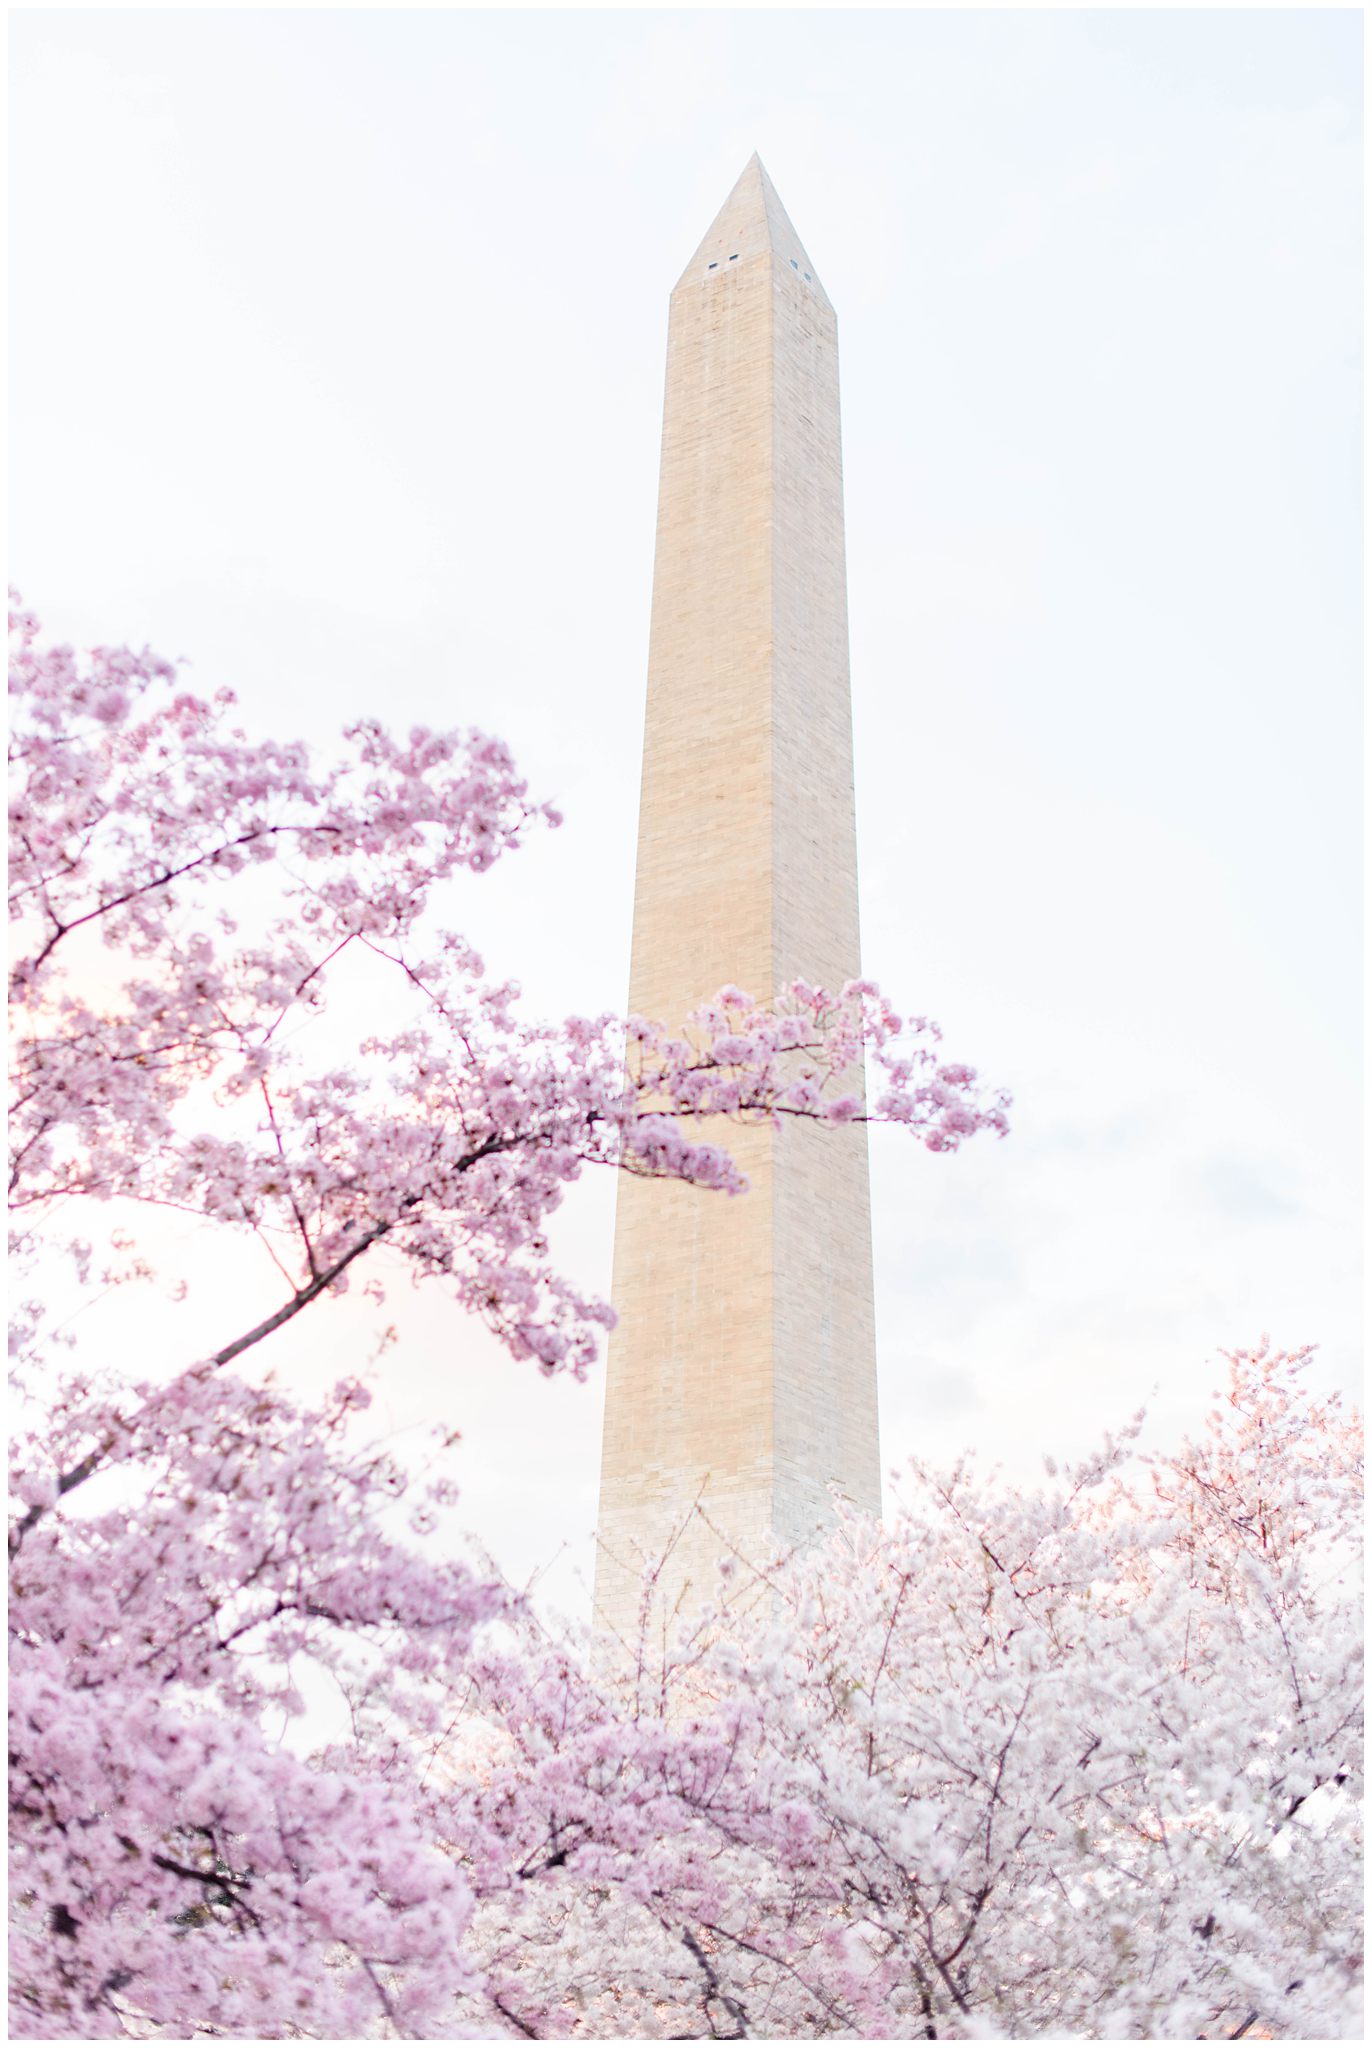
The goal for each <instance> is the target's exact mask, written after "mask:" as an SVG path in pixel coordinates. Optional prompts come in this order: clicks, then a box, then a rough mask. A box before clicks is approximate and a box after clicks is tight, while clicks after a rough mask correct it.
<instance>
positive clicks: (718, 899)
mask: <svg viewBox="0 0 1372 2048" xmlns="http://www.w3.org/2000/svg"><path fill="white" fill-rule="evenodd" d="M858 973H859V947H858V892H857V848H856V835H855V825H854V813H853V764H852V725H851V712H850V705H849V674H848V616H847V594H846V586H845V574H844V550H843V475H842V462H841V453H840V442H839V400H838V339H837V327H836V322H835V319H834V310H833V307H832V306H831V305H830V303H829V299H828V295H827V294H826V292H825V290H824V287H823V285H822V284H821V283H820V280H819V276H818V273H817V272H816V270H815V267H814V264H813V263H812V262H811V260H810V258H809V256H808V255H807V254H806V252H805V249H804V247H803V246H802V244H801V241H800V238H799V236H798V235H797V234H796V231H795V229H794V228H793V227H792V225H791V223H790V220H789V219H788V218H787V215H786V211H785V208H784V207H783V206H782V204H781V201H780V200H779V199H778V197H777V194H776V191H775V189H774V188H773V186H772V183H771V180H770V179H769V178H768V176H767V173H766V171H765V170H764V169H763V167H762V164H761V162H760V161H759V159H758V158H757V157H756V156H754V157H753V159H752V160H751V162H750V163H749V164H748V165H747V167H746V168H745V170H744V172H743V174H742V176H741V177H740V178H739V180H738V183H737V184H736V185H735V186H734V189H733V191H732V192H731V193H730V194H729V197H728V198H727V199H726V201H725V202H724V205H723V207H722V208H721V209H720V212H719V214H718V215H717V217H716V219H715V221H714V223H713V224H712V226H711V227H710V229H709V231H708V233H707V234H706V236H705V239H704V240H703V241H702V242H701V244H700V247H699V248H698V249H697V251H696V253H695V255H694V256H693V257H692V258H691V261H690V262H689V263H688V264H687V266H686V269H685V271H684V273H683V275H682V277H681V280H680V282H679V283H678V285H677V287H676V289H675V291H674V292H673V293H672V298H671V316H670V324H669V331H668V342H667V389H666V404H665V410H664V417H663V428H662V469H661V483H660V489H659V497H658V516H657V555H656V561H655V567H654V573H653V607H652V631H651V641H650V649H649V661H648V704H647V720H646V729H645V735H644V749H643V786H642V801H641V808H640V817H639V838H638V871H637V884H636V891H635V903H634V929H633V956H632V969H631V979H630V992H629V1007H630V1010H631V1011H632V1012H634V1013H635V1014H637V1015H641V1016H645V1017H648V1018H651V1019H654V1020H660V1021H662V1022H664V1023H666V1024H668V1025H669V1026H671V1027H674V1028H675V1027H679V1026H680V1025H681V1024H682V1023H683V1020H684V1019H685V1017H686V1015H687V1014H688V1012H690V1011H691V1010H692V1009H694V1008H696V1007H698V1006H699V1005H700V1004H701V1003H703V1002H705V1001H707V1000H708V999H709V998H710V997H711V996H713V995H714V993H715V992H716V990H718V989H720V988H721V987H723V986H725V985H728V984H733V985H735V986H737V987H738V988H740V989H743V990H745V991H747V992H748V993H749V994H750V995H752V996H753V997H755V998H757V999H759V1000H765V999H769V998H771V997H772V996H773V995H774V994H775V993H776V992H778V991H780V990H782V989H783V988H784V987H785V986H786V985H787V984H788V983H789V982H791V981H793V980H794V979H796V978H797V977H803V978H804V979H805V980H807V981H809V982H812V983H817V984H821V985H822V986H824V987H826V988H829V989H833V990H834V991H837V990H839V989H840V988H841V987H842V986H843V984H844V982H845V981H848V980H849V979H851V978H853V977H855V976H856V975H857V974H858ZM719 1142H721V1143H723V1144H726V1145H727V1146H728V1148H729V1149H730V1150H731V1151H732V1152H733V1154H734V1157H735V1158H736V1159H737V1160H738V1162H739V1164H740V1166H741V1167H742V1169H743V1171H744V1172H745V1173H746V1174H747V1176H748V1180H749V1183H750V1185H749V1189H748V1191H747V1192H746V1193H745V1194H741V1195H736V1196H733V1197H727V1196H724V1195H720V1194H712V1193H709V1192H706V1191H705V1190H702V1189H699V1188H695V1187H690V1186H685V1185H679V1184H676V1185H674V1184H671V1183H667V1182H658V1181H653V1180H637V1179H633V1178H631V1177H628V1176H621V1178H620V1182H619V1195H618V1209H617V1213H616V1220H615V1258H614V1285H613V1298H614V1302H615V1306H616V1308H617V1309H618V1311H619V1317H620V1321H619V1326H618V1328H617V1329H616V1330H615V1332H614V1334H613V1336H612V1338H611V1341H610V1349H609V1363H608V1383H607V1389H606V1406H605V1432H604V1447H603V1457H602V1469H601V1492H600V1520H599V1546H598V1561H597V1569H596V1587H595V1607H596V1621H597V1625H598V1627H599V1628H601V1629H602V1630H603V1631H605V1632H607V1633H608V1634H610V1635H612V1636H617V1637H619V1638H620V1640H621V1641H622V1642H624V1643H625V1644H626V1646H630V1647H631V1646H632V1645H633V1644H634V1642H635V1641H636V1640H637V1637H638V1631H639V1627H640V1616H641V1612H642V1609H641V1601H642V1597H643V1594H642V1583H643V1572H644V1569H645V1566H650V1565H658V1566H660V1569H659V1571H658V1574H657V1577H656V1580H655V1582H654V1585H653V1588H652V1591H651V1594H650V1596H649V1619H650V1625H651V1626H652V1627H653V1628H654V1629H655V1630H657V1629H659V1627H660V1624H661V1623H662V1622H663V1621H668V1622H669V1621H670V1620H671V1618H672V1617H673V1616H674V1615H676V1616H680V1617H681V1618H683V1619H684V1618H685V1617H686V1616H687V1615H688V1614H689V1613H690V1611H691V1610H693V1609H694V1608H696V1607H698V1606H699V1605H700V1604H702V1603H703V1602H705V1601H706V1600H714V1599H716V1598H717V1597H718V1591H719V1583H720V1582H719V1579H718V1576H717V1570H716V1565H717V1560H718V1559H719V1557H720V1556H721V1555H722V1554H725V1553H729V1552H732V1553H734V1554H735V1557H736V1563H735V1567H734V1574H735V1583H738V1580H739V1577H740V1575H741V1576H742V1577H743V1578H744V1579H746V1578H747V1576H748V1574H747V1571H746V1566H747V1564H748V1563H749V1562H751V1561H752V1560H755V1559H761V1558H763V1557H765V1556H766V1554H767V1553H768V1552H769V1550H770V1549H771V1548H772V1546H773V1545H774V1543H775V1542H777V1541H779V1542H781V1543H782V1544H790V1543H794V1542H801V1541H803V1540H805V1538H806V1536H807V1535H808V1534H809V1533H810V1532H811V1531H812V1530H813V1529H814V1528H815V1527H816V1526H817V1525H818V1524H820V1523H822V1522H823V1521H824V1520H825V1519H826V1518H827V1517H828V1516H829V1514H830V1513H831V1511H832V1495H831V1491H830V1489H831V1488H832V1487H834V1486H837V1488H838V1490H839V1491H840V1492H841V1493H842V1494H845V1495H847V1496H848V1497H849V1498H850V1499H851V1500H853V1501H854V1502H855V1503H857V1504H858V1505H859V1506H861V1507H863V1508H867V1509H871V1510H873V1511H876V1510H877V1509H878V1508H879V1506H880V1465H879V1456H878V1444H877V1396H876V1356H875V1342H874V1332H873V1310H872V1251H871V1218H870V1206H869V1196H868V1175H867V1137H866V1129H865V1126H864V1125H863V1124H861V1123H854V1124H848V1125H844V1126H841V1127H839V1128H835V1129H823V1128H818V1127H816V1126H815V1125H814V1124H812V1123H809V1122H806V1121H803V1120H801V1119H798V1118H787V1119H785V1120H784V1121H783V1127H782V1128H781V1129H772V1128H770V1127H763V1126H748V1127H743V1126H740V1127H735V1126H732V1125H727V1126H722V1127H721V1136H720V1140H719ZM664 1560H665V1561H664Z"/></svg>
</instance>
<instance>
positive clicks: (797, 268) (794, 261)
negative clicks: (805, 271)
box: [791, 256, 800, 270]
mask: <svg viewBox="0 0 1372 2048" xmlns="http://www.w3.org/2000/svg"><path fill="white" fill-rule="evenodd" d="M791 268H792V270H799V269H800V265H799V264H798V263H797V262H796V259H795V257H794V256H793V257H792V258H791Z"/></svg>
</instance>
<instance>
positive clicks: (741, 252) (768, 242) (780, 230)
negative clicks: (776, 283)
mask: <svg viewBox="0 0 1372 2048" xmlns="http://www.w3.org/2000/svg"><path fill="white" fill-rule="evenodd" d="M767 251H770V252H771V253H772V254H773V255H775V256H778V257H780V259H781V261H782V262H783V263H786V264H788V265H789V266H790V268H791V269H792V270H795V271H797V272H798V273H799V274H800V276H801V277H803V278H804V280H805V282H806V283H807V284H810V285H813V286H814V288H815V289H816V290H817V291H818V292H819V294H820V296H821V297H823V296H824V287H823V285H822V284H821V283H820V281H819V279H818V277H816V275H815V269H814V265H813V264H812V263H811V261H810V259H809V257H808V256H807V255H806V253H805V249H804V246H803V244H802V242H801V239H800V236H799V235H798V234H797V233H796V231H795V229H794V228H793V227H792V226H791V223H790V220H789V218H788V217H787V213H786V208H785V207H784V206H783V205H782V203H781V201H780V199H778V197H777V191H776V186H775V185H774V184H773V183H772V181H771V179H770V178H769V177H768V175H767V173H766V171H765V170H764V169H763V166H762V158H761V157H760V156H759V155H758V153H757V151H756V150H754V151H753V154H752V155H751V156H750V157H749V159H748V161H747V163H746V164H745V165H744V166H743V170H742V172H741V173H740V176H739V180H738V183H737V184H736V185H735V186H734V189H733V191H732V192H731V193H730V194H729V197H728V198H727V199H726V200H725V202H724V204H723V206H721V207H720V209H719V212H718V213H717V214H716V215H715V217H714V220H713V221H712V223H711V225H710V228H709V230H708V232H707V233H706V236H705V239H704V241H703V242H702V243H701V245H700V247H699V248H698V249H697V250H696V253H695V255H694V256H693V257H692V258H691V260H690V262H689V263H688V264H687V266H686V268H685V270H684V271H683V272H682V274H681V278H680V280H679V282H680V284H692V283H696V282H699V281H700V280H701V279H702V278H704V277H707V276H709V275H710V274H711V271H712V269H713V270H723V269H724V268H725V266H726V265H727V264H729V263H731V262H742V261H743V259H744V258H745V257H746V256H760V255H762V254H764V253H765V252H767Z"/></svg>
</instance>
